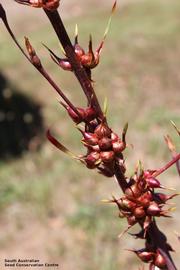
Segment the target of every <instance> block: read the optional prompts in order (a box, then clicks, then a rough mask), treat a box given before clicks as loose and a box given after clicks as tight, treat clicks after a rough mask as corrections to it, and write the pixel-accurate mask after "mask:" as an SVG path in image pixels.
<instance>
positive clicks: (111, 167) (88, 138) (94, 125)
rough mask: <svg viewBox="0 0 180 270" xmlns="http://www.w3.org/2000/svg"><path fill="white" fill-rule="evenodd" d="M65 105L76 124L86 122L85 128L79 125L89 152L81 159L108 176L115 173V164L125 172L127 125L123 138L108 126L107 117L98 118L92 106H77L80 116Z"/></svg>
mask: <svg viewBox="0 0 180 270" xmlns="http://www.w3.org/2000/svg"><path fill="white" fill-rule="evenodd" d="M63 105H64V107H65V108H66V110H67V112H68V113H69V115H70V117H71V118H72V119H73V121H74V122H75V123H76V124H79V123H81V122H82V121H83V122H85V128H84V130H82V129H80V128H79V127H78V129H79V131H80V132H81V133H82V135H83V139H82V143H83V145H84V146H85V147H86V148H87V154H86V155H84V156H81V161H83V163H85V165H86V166H87V167H88V168H89V169H95V168H97V169H98V170H99V172H100V173H101V174H103V175H105V176H107V177H112V176H113V175H114V173H115V166H119V167H120V168H121V171H122V172H123V173H125V170H126V169H125V165H124V160H123V155H122V152H123V151H124V150H125V148H126V140H125V136H126V131H127V125H125V127H124V130H123V132H122V138H119V136H118V135H117V134H116V133H114V132H112V130H111V129H110V128H109V127H108V125H107V124H106V120H105V118H104V120H101V121H99V120H98V118H96V112H95V110H94V109H93V108H92V107H88V108H86V109H83V108H77V110H78V112H79V114H80V116H78V115H77V114H76V113H75V112H74V111H73V110H72V109H71V108H70V107H68V106H67V105H65V104H63Z"/></svg>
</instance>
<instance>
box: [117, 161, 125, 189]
mask: <svg viewBox="0 0 180 270" xmlns="http://www.w3.org/2000/svg"><path fill="white" fill-rule="evenodd" d="M115 177H116V180H117V182H118V184H119V186H120V188H121V189H122V191H123V192H125V190H126V188H127V187H128V183H127V181H126V177H125V175H124V174H123V172H122V171H121V169H120V168H119V166H117V165H115Z"/></svg>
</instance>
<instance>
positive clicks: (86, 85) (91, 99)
mask: <svg viewBox="0 0 180 270" xmlns="http://www.w3.org/2000/svg"><path fill="white" fill-rule="evenodd" d="M44 12H45V13H46V15H47V17H48V18H49V20H50V22H51V24H52V26H53V28H54V30H55V32H56V34H57V37H58V39H59V41H60V43H61V44H62V46H63V48H64V51H65V53H66V56H67V57H68V60H69V62H70V63H71V65H72V68H73V71H74V73H75V75H76V77H77V79H78V81H79V83H80V85H81V87H82V89H83V91H84V93H85V95H86V97H87V100H88V103H89V104H91V105H92V106H93V108H94V109H95V110H96V112H97V114H98V116H99V117H100V118H101V119H102V118H104V116H103V112H102V110H101V107H100V104H99V102H98V99H97V96H96V94H95V92H94V89H93V87H92V83H91V81H90V79H89V78H88V75H87V73H86V71H85V69H84V68H83V66H82V65H81V63H80V62H79V61H78V60H77V57H76V54H75V52H74V48H73V45H72V43H71V41H70V38H69V36H68V34H67V32H66V29H65V27H64V24H63V22H62V20H61V17H60V15H59V13H58V11H57V10H55V11H49V10H47V9H44Z"/></svg>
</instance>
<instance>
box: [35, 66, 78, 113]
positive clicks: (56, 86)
mask: <svg viewBox="0 0 180 270" xmlns="http://www.w3.org/2000/svg"><path fill="white" fill-rule="evenodd" d="M37 69H38V68H37ZM38 71H39V72H40V73H41V74H42V75H43V77H44V78H46V79H47V81H48V82H49V83H50V85H51V86H52V87H53V88H54V89H55V90H56V92H57V93H58V94H59V95H60V96H61V97H62V99H63V100H64V101H65V102H66V103H67V105H69V107H70V108H71V109H72V110H73V111H74V112H75V113H76V114H77V115H78V116H79V117H80V118H81V115H80V113H79V112H78V110H77V109H76V107H75V106H74V105H73V104H72V103H71V101H70V100H69V99H68V98H67V97H66V96H65V95H64V93H63V92H62V90H61V89H60V88H59V86H58V85H57V84H56V83H55V82H54V81H53V80H52V78H51V77H50V76H49V74H48V73H47V72H46V70H45V69H44V68H43V67H41V68H40V69H38Z"/></svg>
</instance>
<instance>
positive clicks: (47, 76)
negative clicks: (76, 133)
mask: <svg viewBox="0 0 180 270" xmlns="http://www.w3.org/2000/svg"><path fill="white" fill-rule="evenodd" d="M0 15H1V19H2V21H3V23H4V25H5V27H6V29H7V31H8V33H9V34H10V36H11V38H12V39H13V41H14V42H15V44H16V46H17V47H18V48H19V50H20V51H21V52H22V54H23V55H24V56H25V57H26V59H27V60H28V61H29V62H30V63H31V64H32V65H33V66H34V67H35V68H36V69H37V70H38V71H39V72H40V73H41V75H42V76H43V77H44V78H45V79H46V80H47V81H48V82H49V84H50V85H51V86H52V87H53V88H54V89H55V90H56V92H57V93H58V94H59V95H60V96H61V97H62V99H63V100H64V101H65V102H66V103H67V104H68V105H69V107H71V109H72V110H73V111H74V112H75V113H76V114H77V115H78V116H79V117H80V118H81V115H80V114H79V112H78V110H77V109H76V107H75V106H74V105H73V104H72V103H71V102H70V100H69V99H68V98H67V97H66V96H65V95H64V93H63V91H62V90H61V89H60V87H59V86H58V85H57V84H56V83H55V82H54V81H53V79H52V78H51V77H50V76H49V74H48V73H47V72H46V70H45V69H44V67H43V66H40V67H39V66H36V65H34V64H33V63H32V62H31V59H30V58H29V57H28V55H27V54H26V53H25V51H24V50H23V48H22V47H21V46H20V44H19V43H18V41H17V39H16V37H15V36H14V34H13V32H12V30H11V28H10V26H9V23H8V21H7V17H6V13H5V10H4V9H3V7H2V5H1V4H0Z"/></svg>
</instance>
